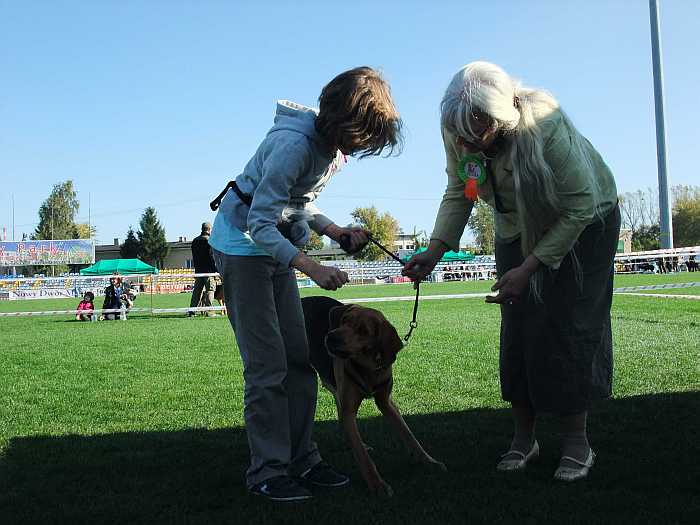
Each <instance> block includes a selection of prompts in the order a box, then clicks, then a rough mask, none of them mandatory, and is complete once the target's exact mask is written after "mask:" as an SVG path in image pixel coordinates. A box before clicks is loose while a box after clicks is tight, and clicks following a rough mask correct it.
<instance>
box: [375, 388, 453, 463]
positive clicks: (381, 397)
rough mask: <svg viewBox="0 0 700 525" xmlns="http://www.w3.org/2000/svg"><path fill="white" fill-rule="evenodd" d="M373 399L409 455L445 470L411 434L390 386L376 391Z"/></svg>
mask: <svg viewBox="0 0 700 525" xmlns="http://www.w3.org/2000/svg"><path fill="white" fill-rule="evenodd" d="M374 401H375V403H376V404H377V408H379V411H380V412H381V413H382V415H383V416H384V417H386V418H387V419H388V420H389V421H390V422H391V424H392V425H393V426H394V428H396V430H397V431H398V433H399V436H400V437H401V440H402V441H403V442H404V444H405V445H406V447H407V448H408V450H409V452H410V453H411V455H413V456H414V457H416V458H417V459H418V460H419V461H420V462H422V463H425V464H426V465H430V466H431V467H434V468H436V469H437V470H441V471H443V472H446V471H447V467H446V466H445V464H444V463H442V462H441V461H438V460H437V459H435V458H433V457H432V456H431V455H430V454H428V453H427V452H426V451H425V449H423V447H422V446H421V444H420V442H419V441H418V440H417V439H416V437H415V436H414V435H413V432H411V429H410V428H409V427H408V425H407V424H406V421H405V420H404V418H403V416H402V415H401V412H399V409H398V408H397V406H396V405H395V404H394V401H393V400H392V399H391V390H390V387H388V388H386V389H383V390H381V391H379V392H377V393H376V394H375V396H374Z"/></svg>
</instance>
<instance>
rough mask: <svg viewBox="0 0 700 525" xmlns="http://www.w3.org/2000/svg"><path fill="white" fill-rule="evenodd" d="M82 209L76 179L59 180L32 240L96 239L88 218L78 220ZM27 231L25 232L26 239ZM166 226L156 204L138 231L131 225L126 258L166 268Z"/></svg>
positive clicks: (35, 270) (63, 267)
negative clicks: (157, 212)
mask: <svg viewBox="0 0 700 525" xmlns="http://www.w3.org/2000/svg"><path fill="white" fill-rule="evenodd" d="M79 209H80V202H79V201H78V197H77V192H76V190H75V187H74V185H73V181H72V180H67V181H65V182H61V183H58V184H55V185H54V187H53V189H52V190H51V193H50V195H49V196H48V198H47V199H46V200H45V201H44V202H43V203H42V204H41V206H40V207H39V223H38V224H37V226H36V229H35V230H34V232H33V233H32V234H31V235H30V236H29V237H30V238H31V239H32V240H51V239H92V238H93V237H94V235H95V233H96V232H97V230H96V229H95V227H94V226H92V225H90V224H88V223H86V222H77V221H76V217H77V214H78V211H79ZM26 239H27V235H26V234H25V235H23V240H26ZM169 250H170V248H169V246H168V242H167V240H166V237H165V228H163V226H162V225H161V224H160V221H159V220H158V217H157V215H156V210H155V209H154V208H153V207H150V206H149V207H148V208H146V209H145V211H144V212H143V214H142V215H141V220H140V221H139V229H138V231H136V232H135V231H134V229H133V228H132V227H131V226H129V230H128V232H127V235H126V240H125V241H124V242H123V243H122V244H121V245H120V246H119V253H120V256H121V257H122V258H125V259H127V258H129V259H130V258H139V259H141V260H143V261H145V262H147V263H149V264H152V265H153V266H156V267H158V268H162V267H163V264H164V261H165V258H166V257H167V256H168V253H169ZM68 270H76V268H69V267H68V266H66V265H58V266H55V267H54V271H55V272H56V273H62V272H67V271H68ZM47 271H48V267H44V266H36V267H28V268H24V269H23V273H29V274H31V273H47Z"/></svg>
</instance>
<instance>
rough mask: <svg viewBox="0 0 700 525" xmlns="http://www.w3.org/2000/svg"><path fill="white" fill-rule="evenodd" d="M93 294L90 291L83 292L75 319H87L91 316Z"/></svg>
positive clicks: (93, 306) (93, 305) (93, 307)
mask: <svg viewBox="0 0 700 525" xmlns="http://www.w3.org/2000/svg"><path fill="white" fill-rule="evenodd" d="M94 301H95V294H94V293H92V292H85V295H83V299H82V301H80V304H78V308H76V310H78V313H77V314H76V315H75V320H76V321H89V320H90V318H91V317H92V311H93V310H94V309H95V304H94Z"/></svg>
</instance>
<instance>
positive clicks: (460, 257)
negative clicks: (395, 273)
mask: <svg viewBox="0 0 700 525" xmlns="http://www.w3.org/2000/svg"><path fill="white" fill-rule="evenodd" d="M425 250H427V248H418V249H417V250H416V251H415V252H414V253H413V255H415V254H416V253H422V252H424V251H425ZM413 255H409V256H407V257H404V261H408V260H409V259H410V258H411V257H412V256H413ZM473 259H474V254H473V253H471V252H454V251H449V252H445V254H444V255H443V256H442V259H440V261H441V262H453V261H471V260H473Z"/></svg>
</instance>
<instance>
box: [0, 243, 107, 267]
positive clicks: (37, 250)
mask: <svg viewBox="0 0 700 525" xmlns="http://www.w3.org/2000/svg"><path fill="white" fill-rule="evenodd" d="M94 262H95V243H94V241H91V240H87V239H70V240H59V241H17V242H8V241H2V242H0V266H29V265H54V264H93V263H94Z"/></svg>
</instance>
